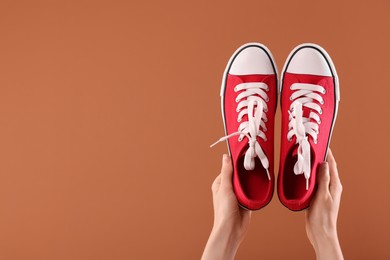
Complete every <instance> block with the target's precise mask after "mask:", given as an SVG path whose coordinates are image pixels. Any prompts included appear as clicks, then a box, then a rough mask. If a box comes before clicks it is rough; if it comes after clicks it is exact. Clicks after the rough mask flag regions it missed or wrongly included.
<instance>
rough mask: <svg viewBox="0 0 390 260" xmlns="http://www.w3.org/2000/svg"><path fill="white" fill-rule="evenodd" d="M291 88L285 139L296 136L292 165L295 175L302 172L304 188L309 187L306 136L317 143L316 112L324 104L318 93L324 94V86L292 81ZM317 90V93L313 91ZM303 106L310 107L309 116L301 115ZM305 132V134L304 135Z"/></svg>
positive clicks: (317, 116) (317, 121) (308, 152)
mask: <svg viewBox="0 0 390 260" xmlns="http://www.w3.org/2000/svg"><path fill="white" fill-rule="evenodd" d="M290 89H291V90H295V91H294V93H293V94H292V95H291V97H290V100H294V101H293V102H292V103H291V106H290V110H289V111H288V112H289V113H290V118H289V119H290V122H289V124H288V128H289V132H288V134H287V139H288V140H289V141H291V139H292V137H293V136H294V135H295V136H296V143H297V144H298V159H297V162H296V163H295V165H294V173H295V174H296V175H299V174H304V176H305V179H306V190H308V189H309V179H310V172H311V158H310V144H309V141H308V139H307V138H308V136H307V135H310V136H311V137H312V138H313V140H314V143H315V144H316V143H317V136H318V133H319V126H318V125H319V124H321V119H320V116H319V115H318V114H320V115H321V114H322V109H321V106H320V105H319V104H317V103H315V102H314V101H317V102H318V103H320V104H321V105H322V104H324V100H323V98H322V96H321V95H320V94H318V93H321V94H325V88H323V87H322V86H319V85H314V84H307V83H294V84H292V85H291V86H290ZM315 92H318V93H315ZM303 107H306V108H309V109H310V114H309V117H308V118H306V117H303ZM306 134H307V135H306Z"/></svg>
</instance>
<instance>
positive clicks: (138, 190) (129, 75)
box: [0, 0, 390, 260]
mask: <svg viewBox="0 0 390 260" xmlns="http://www.w3.org/2000/svg"><path fill="white" fill-rule="evenodd" d="M389 3H390V2H389V1H386V0H383V1H369V2H367V3H362V1H272V0H268V1H226V0H225V1H192V2H189V1H179V0H176V1H153V2H149V1H24V2H22V1H4V0H2V1H1V2H0V259H1V260H3V259H6V260H8V259H94V260H98V259H197V258H199V257H200V255H201V253H202V250H203V247H204V245H205V242H206V240H207V237H208V234H209V232H210V229H211V226H212V205H211V191H210V186H211V183H212V181H213V179H214V178H215V176H216V175H217V174H218V172H219V169H220V161H221V155H222V153H224V152H226V146H225V145H224V144H221V145H219V146H217V147H216V148H214V149H209V144H211V143H212V142H214V141H215V140H217V139H218V138H219V137H221V136H222V135H223V126H222V122H221V116H220V107H219V102H220V101H219V87H220V81H221V77H222V72H223V70H224V68H225V64H226V62H227V60H228V58H229V57H230V55H231V54H232V53H233V51H234V50H235V49H236V48H237V47H238V46H240V45H241V44H243V43H246V42H249V41H258V42H262V43H263V44H265V45H267V46H268V47H269V48H270V49H271V51H272V52H273V54H274V56H275V59H276V62H277V65H278V68H279V69H281V68H282V66H283V63H284V60H285V58H286V57H287V55H288V53H289V52H290V51H291V49H292V48H293V47H295V46H296V45H297V44H300V43H302V42H315V43H318V44H320V45H322V46H323V47H324V48H326V49H327V50H328V52H329V53H330V55H331V56H332V58H333V60H334V62H335V64H336V67H337V70H338V73H339V76H340V82H341V104H340V110H339V116H338V121H337V124H336V128H335V131H334V136H333V141H332V145H331V147H332V149H333V152H334V154H335V156H336V159H337V161H338V165H339V170H340V174H341V178H342V182H343V185H344V195H343V199H342V207H341V211H340V218H339V235H340V240H341V244H342V247H343V250H344V254H345V256H346V258H347V259H390V252H389V239H390V237H389V232H390V224H389V220H390V210H389V198H390V191H389V183H390V175H389V173H390V172H389V166H388V162H389V145H390V141H389V139H390V138H389V136H388V133H389V131H390V124H389V123H388V120H389V112H390V109H389V107H388V105H389V96H390V87H389V86H390V85H389V79H388V75H389V71H390V70H389V69H390V65H389V64H390V63H389V59H390V52H389V46H390V37H389V26H390V19H389V15H388V12H389V10H390V4H389ZM276 122H277V123H276V129H277V131H276V133H275V136H276V148H277V149H276V158H278V152H279V149H278V146H279V144H280V141H279V134H280V132H279V127H280V114H279V111H278V114H277V120H276ZM276 163H277V164H278V159H277V160H276ZM313 258H314V253H313V250H312V248H311V246H310V244H309V242H308V240H307V238H306V234H305V230H304V213H303V212H301V213H293V212H290V211H288V210H287V209H286V208H284V207H283V206H282V205H281V204H280V202H279V201H278V198H277V196H276V195H275V196H274V199H273V201H272V202H271V204H270V205H269V206H267V207H266V208H265V209H263V210H261V211H258V212H256V213H255V214H254V215H253V218H252V223H251V226H250V230H249V232H248V235H247V237H246V239H245V241H244V242H243V244H242V245H241V248H240V250H239V252H238V255H237V259H313Z"/></svg>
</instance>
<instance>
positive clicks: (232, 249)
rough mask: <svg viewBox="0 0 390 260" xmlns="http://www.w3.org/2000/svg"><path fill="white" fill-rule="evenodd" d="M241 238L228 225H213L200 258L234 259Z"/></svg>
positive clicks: (203, 259) (204, 259)
mask: <svg viewBox="0 0 390 260" xmlns="http://www.w3.org/2000/svg"><path fill="white" fill-rule="evenodd" d="M240 242H241V239H240V237H239V236H237V234H235V231H234V230H233V229H232V228H231V227H229V226H228V225H214V227H213V229H212V231H211V234H210V237H209V240H208V241H207V245H206V248H205V251H204V253H203V256H202V260H206V259H215V260H217V259H234V256H235V255H236V252H237V250H238V247H239V245H240Z"/></svg>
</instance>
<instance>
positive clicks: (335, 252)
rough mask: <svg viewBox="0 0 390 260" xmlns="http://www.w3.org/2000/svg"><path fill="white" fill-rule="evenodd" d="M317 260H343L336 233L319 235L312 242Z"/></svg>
mask: <svg viewBox="0 0 390 260" xmlns="http://www.w3.org/2000/svg"><path fill="white" fill-rule="evenodd" d="M312 244H313V247H314V251H315V254H316V259H317V260H322V259H337V260H339V259H344V258H343V254H342V251H341V247H340V243H339V239H338V236H337V232H331V233H326V234H321V235H320V236H317V237H316V238H315V239H314V241H312Z"/></svg>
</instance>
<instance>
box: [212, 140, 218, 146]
mask: <svg viewBox="0 0 390 260" xmlns="http://www.w3.org/2000/svg"><path fill="white" fill-rule="evenodd" d="M217 143H219V140H218V141H216V142H215V143H213V144H211V145H210V148H212V147H213V146H215V145H216V144H217Z"/></svg>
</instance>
